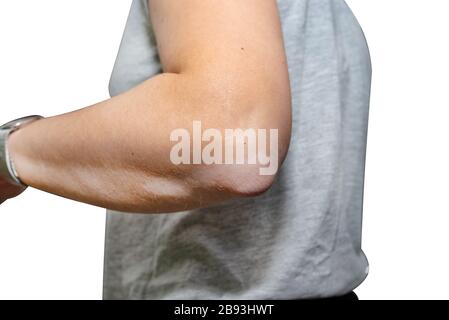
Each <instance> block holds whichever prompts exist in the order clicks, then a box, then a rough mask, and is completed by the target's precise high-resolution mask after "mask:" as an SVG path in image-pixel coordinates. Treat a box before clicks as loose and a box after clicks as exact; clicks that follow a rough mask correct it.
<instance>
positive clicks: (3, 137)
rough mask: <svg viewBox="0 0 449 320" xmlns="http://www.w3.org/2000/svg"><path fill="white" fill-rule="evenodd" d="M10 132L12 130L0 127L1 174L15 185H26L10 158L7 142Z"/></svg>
mask: <svg viewBox="0 0 449 320" xmlns="http://www.w3.org/2000/svg"><path fill="white" fill-rule="evenodd" d="M10 133H11V130H8V129H0V176H1V177H2V178H3V179H6V180H7V181H8V182H9V183H11V184H13V185H17V186H24V184H23V183H22V182H21V181H20V180H19V178H18V177H17V174H16V172H15V170H14V168H13V165H12V163H11V160H10V159H9V154H8V148H7V142H8V136H9V134H10Z"/></svg>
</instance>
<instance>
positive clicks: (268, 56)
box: [0, 0, 291, 213]
mask: <svg viewBox="0 0 449 320" xmlns="http://www.w3.org/2000/svg"><path fill="white" fill-rule="evenodd" d="M149 10H150V15H151V19H152V23H153V27H154V30H155V35H156V39H157V43H158V51H159V56H160V59H161V63H162V67H163V73H161V74H159V75H157V76H155V77H152V78H150V79H148V80H146V81H144V82H143V83H141V84H140V85H138V86H136V87H134V88H132V89H131V90H129V91H127V92H125V93H123V94H121V95H118V96H116V97H113V98H111V99H108V100H106V101H102V102H99V103H97V104H95V105H92V106H88V107H85V108H82V109H79V110H76V111H73V112H70V113H66V114H62V115H57V116H53V117H49V118H46V119H43V120H40V121H37V122H34V123H32V124H30V125H28V126H26V127H24V128H22V129H21V130H19V131H17V132H15V133H13V134H12V135H11V136H10V138H9V140H8V145H9V152H10V156H11V158H12V160H13V162H14V164H15V167H16V170H17V172H18V175H19V177H20V179H21V180H22V181H23V182H24V183H25V184H27V185H29V186H31V187H34V188H38V189H40V190H43V191H46V192H50V193H53V194H56V195H59V196H62V197H65V198H69V199H73V200H77V201H81V202H85V203H89V204H92V205H96V206H100V207H104V208H108V209H113V210H118V211H126V212H139V213H143V212H145V213H161V212H164V213H166V212H176V211H181V210H185V209H193V208H200V207H206V206H210V205H214V204H217V203H220V202H223V201H226V200H229V199H232V198H238V197H250V196H256V195H259V194H261V193H263V192H264V191H266V190H267V189H268V188H269V187H270V186H271V185H272V184H273V182H274V180H275V176H261V175H259V165H248V164H245V165H205V164H200V165H174V164H172V163H171V161H170V159H169V155H170V150H171V148H172V147H173V145H174V143H173V142H171V141H170V139H169V137H170V133H171V132H172V131H173V130H174V129H176V128H186V129H189V130H191V128H192V122H193V121H194V120H200V121H201V122H202V125H203V127H205V128H216V129H218V130H221V131H222V132H224V129H226V128H229V129H233V128H255V129H257V128H260V129H279V150H278V154H279V163H282V161H283V159H284V158H285V156H286V153H287V150H288V145H289V142H290V131H291V96H290V85H289V78H288V69H287V63H286V57H285V51H284V46H283V39H282V33H281V26H280V21H279V16H278V11H277V6H276V1H275V0H264V1H260V0H245V1H242V0H226V1H218V0H183V1H179V0H152V1H150V7H149ZM22 191H23V188H17V187H13V186H10V185H8V184H7V183H6V182H5V181H1V180H0V201H1V202H3V201H5V200H6V199H8V198H11V197H14V196H16V195H18V194H20V193H21V192H22Z"/></svg>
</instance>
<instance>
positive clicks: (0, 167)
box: [0, 116, 43, 186]
mask: <svg viewBox="0 0 449 320" xmlns="http://www.w3.org/2000/svg"><path fill="white" fill-rule="evenodd" d="M42 118H43V117H41V116H28V117H23V118H20V119H16V120H13V121H10V122H8V123H5V124H4V125H2V126H0V178H2V179H5V180H7V181H8V182H9V183H11V184H13V185H17V186H26V185H25V184H24V183H23V182H22V181H20V179H19V177H18V176H17V172H16V171H15V169H14V164H13V163H12V161H11V159H10V158H9V154H8V145H7V142H8V137H9V135H10V134H11V133H13V132H14V131H17V130H19V129H20V128H23V127H24V126H26V125H27V124H30V123H31V122H34V121H36V120H39V119H42Z"/></svg>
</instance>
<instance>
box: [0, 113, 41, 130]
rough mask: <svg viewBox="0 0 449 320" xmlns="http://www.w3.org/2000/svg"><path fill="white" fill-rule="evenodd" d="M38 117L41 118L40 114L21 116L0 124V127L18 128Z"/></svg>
mask: <svg viewBox="0 0 449 320" xmlns="http://www.w3.org/2000/svg"><path fill="white" fill-rule="evenodd" d="M38 119H42V117H41V116H28V117H23V118H19V119H16V120H13V121H10V122H8V123H5V124H4V125H2V126H1V127H0V129H3V130H13V129H16V128H20V127H21V126H23V125H24V124H26V123H28V122H32V121H35V120H38Z"/></svg>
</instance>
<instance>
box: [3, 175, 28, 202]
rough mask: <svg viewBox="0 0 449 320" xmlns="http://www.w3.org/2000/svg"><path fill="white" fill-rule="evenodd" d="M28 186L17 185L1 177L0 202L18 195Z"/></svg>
mask: <svg viewBox="0 0 449 320" xmlns="http://www.w3.org/2000/svg"><path fill="white" fill-rule="evenodd" d="M25 189H26V187H22V186H16V185H13V184H11V183H9V182H8V181H6V180H4V179H2V178H0V204H2V203H3V202H5V201H6V200H8V199H11V198H14V197H17V196H18V195H19V194H21V193H22V192H24V191H25Z"/></svg>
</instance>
